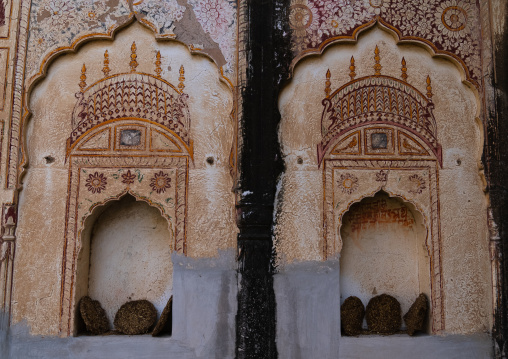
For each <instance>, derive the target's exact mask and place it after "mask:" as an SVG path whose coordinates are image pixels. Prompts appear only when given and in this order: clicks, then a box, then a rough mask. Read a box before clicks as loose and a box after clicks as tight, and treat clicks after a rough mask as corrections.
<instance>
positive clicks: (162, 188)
mask: <svg viewBox="0 0 508 359" xmlns="http://www.w3.org/2000/svg"><path fill="white" fill-rule="evenodd" d="M170 182H171V178H169V175H168V174H167V173H164V172H163V171H160V172H159V173H156V174H155V175H154V176H153V177H152V179H151V180H150V187H152V190H154V191H155V192H157V193H163V192H166V189H168V188H171V183H170Z"/></svg>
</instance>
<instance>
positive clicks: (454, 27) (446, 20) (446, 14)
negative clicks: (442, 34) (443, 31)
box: [441, 6, 467, 31]
mask: <svg viewBox="0 0 508 359" xmlns="http://www.w3.org/2000/svg"><path fill="white" fill-rule="evenodd" d="M441 21H442V22H443V25H444V26H445V27H446V28H447V29H448V30H450V31H461V30H464V28H465V27H466V23H467V12H466V10H464V9H463V8H461V7H459V6H450V7H447V8H446V9H445V10H444V11H443V13H442V15H441Z"/></svg>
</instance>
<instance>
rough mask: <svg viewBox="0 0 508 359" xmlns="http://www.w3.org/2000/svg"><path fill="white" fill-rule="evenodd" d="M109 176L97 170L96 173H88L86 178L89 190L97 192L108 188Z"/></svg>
mask: <svg viewBox="0 0 508 359" xmlns="http://www.w3.org/2000/svg"><path fill="white" fill-rule="evenodd" d="M107 184H108V182H107V177H106V176H104V174H103V173H99V172H95V173H94V174H90V175H88V178H87V180H86V185H85V186H86V188H88V191H90V192H92V193H93V194H95V193H101V192H102V191H104V190H105V189H106V185H107Z"/></svg>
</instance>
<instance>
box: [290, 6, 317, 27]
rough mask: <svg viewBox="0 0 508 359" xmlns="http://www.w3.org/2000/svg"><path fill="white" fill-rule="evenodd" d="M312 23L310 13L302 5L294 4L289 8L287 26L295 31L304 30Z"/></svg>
mask: <svg viewBox="0 0 508 359" xmlns="http://www.w3.org/2000/svg"><path fill="white" fill-rule="evenodd" d="M311 23H312V11H310V9H309V8H308V7H307V6H306V5H303V4H296V5H293V6H291V7H290V8H289V26H291V28H292V29H295V30H302V29H306V28H308V27H309V26H310V24H311Z"/></svg>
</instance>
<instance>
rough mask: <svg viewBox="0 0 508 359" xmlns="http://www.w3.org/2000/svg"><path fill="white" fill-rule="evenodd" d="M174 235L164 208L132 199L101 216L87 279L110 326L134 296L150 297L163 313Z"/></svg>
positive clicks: (170, 273) (90, 293)
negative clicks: (165, 216) (124, 305)
mask: <svg viewBox="0 0 508 359" xmlns="http://www.w3.org/2000/svg"><path fill="white" fill-rule="evenodd" d="M131 198H132V197H131ZM171 237H172V236H171V233H170V232H169V230H168V223H167V221H166V219H165V218H163V217H162V216H161V214H160V212H159V211H158V210H157V209H156V208H153V207H150V206H149V205H148V204H146V203H144V202H136V201H135V200H134V199H133V198H132V199H131V200H129V199H128V198H126V200H122V201H119V202H116V203H113V204H112V205H111V206H110V207H109V208H107V209H106V211H105V212H104V213H103V214H102V215H101V216H100V217H99V218H98V219H97V221H96V223H95V228H94V229H93V232H92V238H90V240H91V248H90V254H89V255H90V272H89V274H88V278H84V279H85V280H86V279H88V295H89V296H90V297H91V298H93V299H95V300H98V301H100V302H101V304H102V307H103V308H104V310H105V311H106V315H107V316H108V319H109V322H110V325H111V327H113V326H112V325H113V320H114V318H115V314H116V312H117V311H118V309H120V306H121V305H122V304H124V303H125V302H128V301H131V300H140V299H146V300H149V301H150V302H151V303H153V304H154V306H155V308H156V309H157V312H158V313H159V314H160V313H161V312H162V310H163V309H164V306H165V305H166V303H167V301H168V299H169V297H170V296H171V292H172V281H173V264H172V262H171V246H170V242H171Z"/></svg>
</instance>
